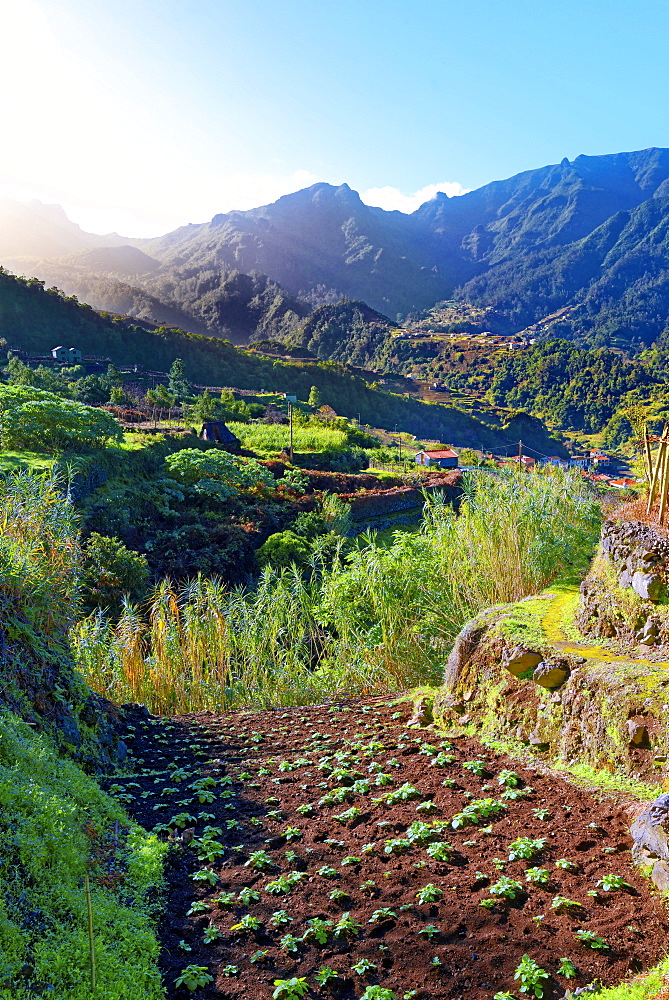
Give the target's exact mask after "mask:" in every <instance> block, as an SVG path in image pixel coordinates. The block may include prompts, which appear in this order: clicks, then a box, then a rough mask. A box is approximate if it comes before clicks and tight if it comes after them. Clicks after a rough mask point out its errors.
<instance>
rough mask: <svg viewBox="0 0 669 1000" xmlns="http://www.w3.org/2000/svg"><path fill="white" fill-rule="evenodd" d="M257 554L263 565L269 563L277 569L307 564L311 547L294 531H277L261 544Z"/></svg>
mask: <svg viewBox="0 0 669 1000" xmlns="http://www.w3.org/2000/svg"><path fill="white" fill-rule="evenodd" d="M256 555H257V557H258V562H259V563H260V565H261V566H268V565H269V566H273V567H274V568H276V569H279V568H282V567H288V566H291V565H293V564H294V565H296V566H306V565H307V563H308V562H309V557H310V555H311V548H310V547H309V543H308V542H306V541H305V540H304V538H299V537H298V536H297V535H296V534H295V533H294V532H292V531H277V532H276V534H274V535H270V536H269V538H268V539H267V541H266V542H264V543H263V544H262V545H261V546H260V548H259V549H258V550H257V552H256Z"/></svg>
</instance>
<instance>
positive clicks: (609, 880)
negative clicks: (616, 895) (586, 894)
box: [596, 875, 632, 892]
mask: <svg viewBox="0 0 669 1000" xmlns="http://www.w3.org/2000/svg"><path fill="white" fill-rule="evenodd" d="M596 884H597V886H598V887H599V888H600V889H603V890H604V892H619V891H620V890H621V889H631V888H632V886H631V885H630V884H629V882H626V881H625V880H624V878H623V877H622V875H603V876H602V878H600V880H599V881H598V882H597V883H596Z"/></svg>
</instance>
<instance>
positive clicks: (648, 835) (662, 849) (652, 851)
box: [630, 794, 669, 891]
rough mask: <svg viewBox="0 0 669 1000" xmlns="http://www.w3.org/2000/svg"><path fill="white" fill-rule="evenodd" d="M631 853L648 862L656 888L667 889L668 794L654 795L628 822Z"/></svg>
mask: <svg viewBox="0 0 669 1000" xmlns="http://www.w3.org/2000/svg"><path fill="white" fill-rule="evenodd" d="M630 833H631V834H632V840H633V841H634V846H633V847H632V857H633V858H634V860H635V861H636V863H637V864H639V865H645V866H652V868H651V878H652V880H653V882H654V883H655V885H656V886H657V888H658V889H659V890H660V891H665V890H667V889H669V795H666V794H665V795H658V797H657V798H656V799H655V801H654V802H651V804H650V805H649V806H648V807H647V808H646V809H644V811H643V812H642V813H641V815H640V816H638V817H637V819H636V820H635V821H634V823H632V826H631V829H630Z"/></svg>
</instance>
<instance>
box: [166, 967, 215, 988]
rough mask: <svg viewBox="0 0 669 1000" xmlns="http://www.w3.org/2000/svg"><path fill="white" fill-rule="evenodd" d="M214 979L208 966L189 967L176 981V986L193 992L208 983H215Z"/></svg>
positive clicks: (182, 971) (183, 970)
mask: <svg viewBox="0 0 669 1000" xmlns="http://www.w3.org/2000/svg"><path fill="white" fill-rule="evenodd" d="M213 981H214V977H213V976H210V975H209V972H208V971H207V966H206V965H187V966H186V968H185V969H182V970H181V972H180V973H179V975H178V976H177V978H176V979H175V980H174V985H175V986H185V987H186V989H187V990H190V991H191V992H193V991H194V990H197V989H199V988H200V987H201V986H206V985H207V983H213Z"/></svg>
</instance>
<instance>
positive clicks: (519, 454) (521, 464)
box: [518, 441, 523, 469]
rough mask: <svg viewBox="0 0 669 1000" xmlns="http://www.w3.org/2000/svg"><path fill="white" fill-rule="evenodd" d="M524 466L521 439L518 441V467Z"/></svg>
mask: <svg viewBox="0 0 669 1000" xmlns="http://www.w3.org/2000/svg"><path fill="white" fill-rule="evenodd" d="M522 467H523V442H522V441H519V442H518V468H519V469H522Z"/></svg>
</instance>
